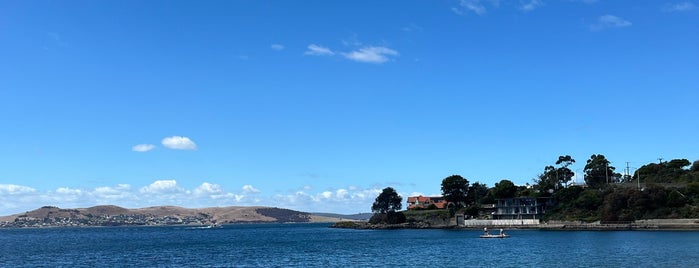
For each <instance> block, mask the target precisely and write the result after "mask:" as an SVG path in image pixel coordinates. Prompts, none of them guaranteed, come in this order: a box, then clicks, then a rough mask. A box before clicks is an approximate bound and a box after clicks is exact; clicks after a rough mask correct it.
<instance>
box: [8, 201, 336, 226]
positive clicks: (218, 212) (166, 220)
mask: <svg viewBox="0 0 699 268" xmlns="http://www.w3.org/2000/svg"><path fill="white" fill-rule="evenodd" d="M339 220H340V219H339V218H332V217H324V216H315V215H312V214H310V213H306V212H300V211H295V210H289V209H282V208H274V207H235V206H231V207H209V208H197V209H192V208H183V207H176V206H156V207H146V208H137V209H127V208H123V207H119V206H113V205H103V206H94V207H89V208H77V209H62V208H58V207H53V206H45V207H41V208H38V209H35V210H32V211H28V212H25V213H19V214H15V215H10V216H2V217H0V223H2V222H4V223H6V224H5V226H8V227H13V225H14V226H16V227H26V226H39V227H41V226H91V225H96V226H103V225H109V226H113V225H168V224H212V223H216V224H229V223H265V222H267V223H273V222H336V221H339Z"/></svg>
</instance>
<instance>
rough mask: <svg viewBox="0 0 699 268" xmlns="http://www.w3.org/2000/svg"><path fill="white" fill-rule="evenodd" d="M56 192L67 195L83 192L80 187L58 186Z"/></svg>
mask: <svg viewBox="0 0 699 268" xmlns="http://www.w3.org/2000/svg"><path fill="white" fill-rule="evenodd" d="M56 193H59V194H69V195H81V194H82V193H83V191H81V190H80V189H71V188H68V187H60V188H58V189H56Z"/></svg>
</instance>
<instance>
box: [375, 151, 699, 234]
mask: <svg viewBox="0 0 699 268" xmlns="http://www.w3.org/2000/svg"><path fill="white" fill-rule="evenodd" d="M574 163H575V159H573V158H572V157H571V156H569V155H564V156H559V157H558V159H557V161H555V165H549V166H546V167H544V171H543V173H541V174H538V175H537V176H536V178H535V179H534V181H533V184H529V183H527V184H526V185H522V186H516V185H515V184H514V183H513V182H512V181H510V180H501V181H500V182H498V183H495V186H494V187H490V188H489V187H487V186H486V184H483V183H480V182H475V183H473V184H469V181H468V180H467V179H465V178H463V177H461V176H460V175H452V176H449V177H446V178H445V179H443V180H442V184H441V186H442V187H441V189H442V196H443V198H444V199H445V200H446V201H448V202H449V205H448V207H447V208H446V209H442V210H439V209H437V208H436V207H434V206H430V207H427V208H425V209H426V210H429V211H442V212H441V213H442V214H434V213H431V214H430V213H428V214H425V213H416V212H415V211H414V210H410V211H399V210H400V208H401V206H400V204H399V203H400V200H402V198H401V197H400V196H398V194H397V193H396V192H395V190H394V189H393V188H391V187H388V188H386V189H384V191H383V192H382V193H381V194H380V195H379V196H378V197H377V198H376V202H375V203H374V205H373V206H372V211H373V212H374V213H375V214H374V216H373V217H372V218H371V220H370V221H369V222H370V223H371V224H398V223H409V224H415V223H416V222H420V221H426V220H434V219H435V218H434V215H442V216H443V217H447V218H451V217H452V216H453V215H454V214H456V213H459V214H466V215H469V216H472V217H478V216H479V210H480V208H481V206H482V204H492V203H495V200H496V199H503V198H513V197H548V198H551V199H552V200H553V202H552V204H553V206H551V207H549V208H548V211H547V213H546V214H545V215H544V220H563V221H581V222H594V221H601V222H629V221H635V220H644V219H679V218H699V161H694V162H693V163H690V162H689V160H687V159H673V160H670V161H665V162H663V161H661V162H659V163H649V164H646V165H643V166H641V167H640V168H637V169H636V171H635V172H634V173H633V174H631V172H630V170H629V169H628V168H627V170H626V172H625V173H626V174H624V175H622V174H621V173H618V172H616V168H615V167H614V166H613V165H611V162H610V161H609V160H607V159H606V157H605V156H604V155H601V154H593V155H592V156H590V159H588V160H587V161H586V163H585V167H584V169H583V173H584V174H583V176H584V180H585V184H584V185H573V184H571V183H570V182H571V180H572V178H573V176H575V173H574V172H573V171H572V170H571V169H570V166H571V165H573V164H574ZM396 200H399V201H398V202H399V203H398V204H396V203H395V202H396ZM388 204H390V205H388ZM425 215H430V216H429V217H432V218H429V219H428V218H426V217H425Z"/></svg>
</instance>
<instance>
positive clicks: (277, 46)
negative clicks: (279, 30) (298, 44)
mask: <svg viewBox="0 0 699 268" xmlns="http://www.w3.org/2000/svg"><path fill="white" fill-rule="evenodd" d="M269 48H271V49H272V50H276V51H282V50H284V45H281V44H272V45H271V46H269Z"/></svg>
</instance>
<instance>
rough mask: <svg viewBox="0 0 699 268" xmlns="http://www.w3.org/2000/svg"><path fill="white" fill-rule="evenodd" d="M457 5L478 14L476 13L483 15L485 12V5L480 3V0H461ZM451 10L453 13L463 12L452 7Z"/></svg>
mask: <svg viewBox="0 0 699 268" xmlns="http://www.w3.org/2000/svg"><path fill="white" fill-rule="evenodd" d="M459 5H460V6H461V7H463V8H465V9H467V10H469V11H472V12H473V13H476V14H478V15H483V14H485V13H486V12H487V10H486V8H485V6H484V5H483V4H482V3H481V0H461V1H460V2H459ZM452 11H454V12H455V13H457V14H459V15H462V14H463V12H461V11H460V10H459V9H455V8H452ZM457 11H458V12H457ZM459 12H460V13H459Z"/></svg>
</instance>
